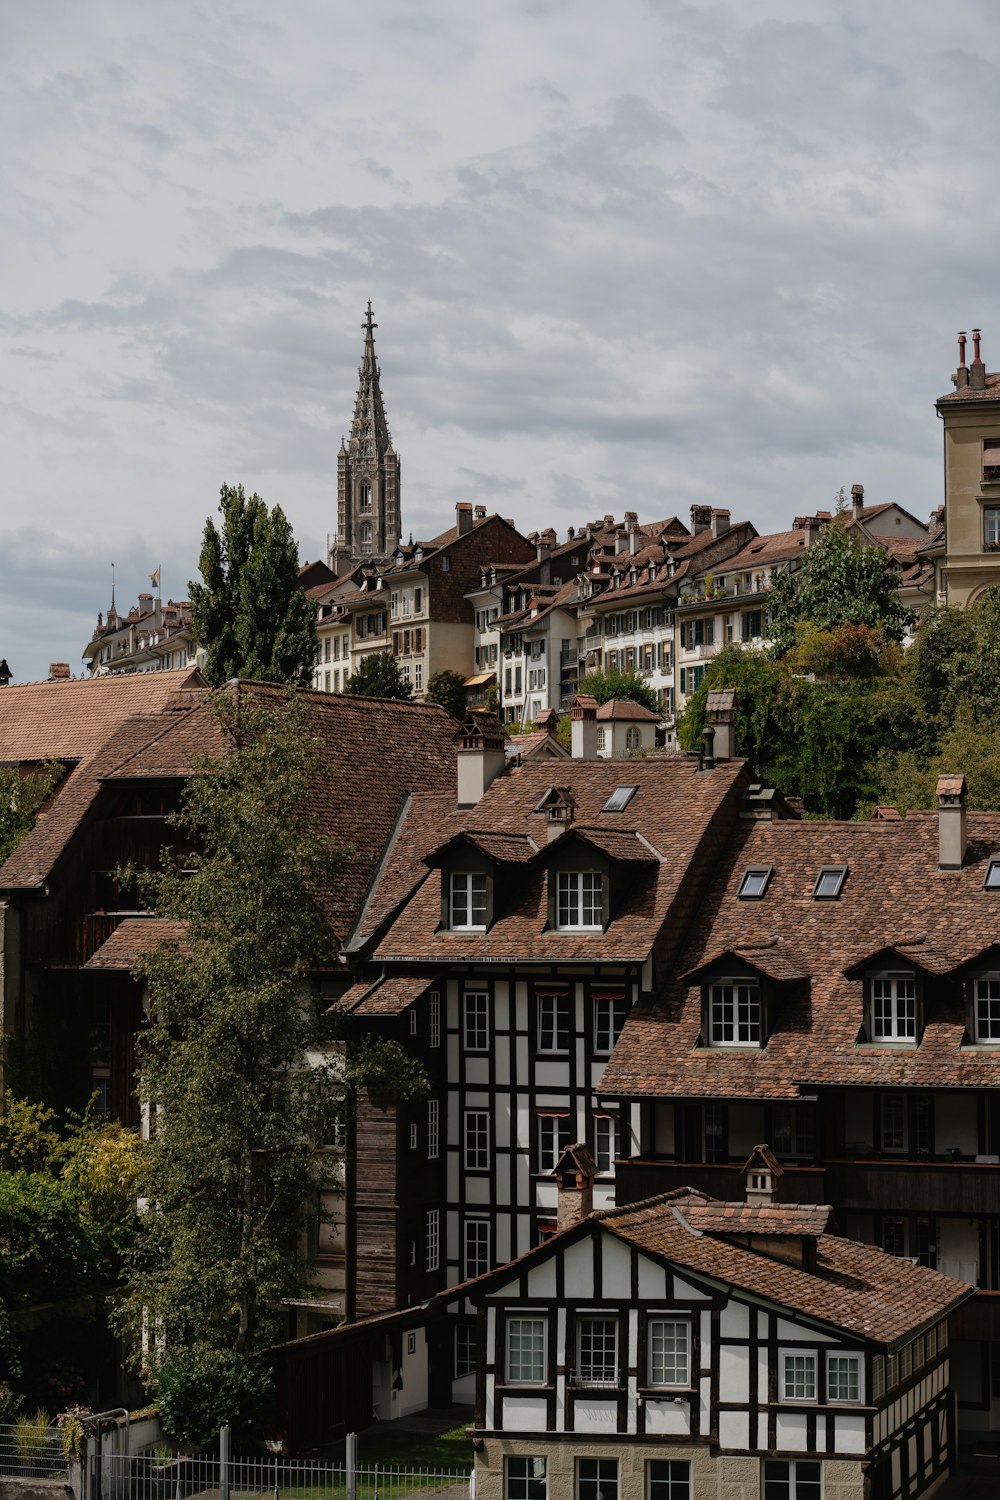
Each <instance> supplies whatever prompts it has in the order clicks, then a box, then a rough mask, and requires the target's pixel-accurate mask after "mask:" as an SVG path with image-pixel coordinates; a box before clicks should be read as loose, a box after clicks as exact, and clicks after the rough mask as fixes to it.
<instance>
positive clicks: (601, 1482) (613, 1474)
mask: <svg viewBox="0 0 1000 1500" xmlns="http://www.w3.org/2000/svg"><path fill="white" fill-rule="evenodd" d="M576 1500H618V1460H617V1458H578V1459H577V1461H576Z"/></svg>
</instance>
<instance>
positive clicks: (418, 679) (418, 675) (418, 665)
mask: <svg viewBox="0 0 1000 1500" xmlns="http://www.w3.org/2000/svg"><path fill="white" fill-rule="evenodd" d="M413 686H414V688H415V689H416V691H417V692H418V693H422V692H423V689H424V664H423V662H420V661H418V662H415V663H414V667H413Z"/></svg>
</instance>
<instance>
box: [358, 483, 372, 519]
mask: <svg viewBox="0 0 1000 1500" xmlns="http://www.w3.org/2000/svg"><path fill="white" fill-rule="evenodd" d="M358 507H359V509H360V510H362V511H367V512H368V513H369V514H370V513H371V508H372V487H371V485H370V484H363V485H361V487H360V489H359V490H358Z"/></svg>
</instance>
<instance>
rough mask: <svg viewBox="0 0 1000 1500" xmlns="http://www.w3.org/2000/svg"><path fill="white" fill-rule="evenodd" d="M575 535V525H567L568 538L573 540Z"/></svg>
mask: <svg viewBox="0 0 1000 1500" xmlns="http://www.w3.org/2000/svg"><path fill="white" fill-rule="evenodd" d="M575 536H576V528H575V527H573V526H567V527H566V540H567V541H568V542H571V541H572V540H573V538H574V537H575Z"/></svg>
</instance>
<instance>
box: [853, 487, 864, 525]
mask: <svg viewBox="0 0 1000 1500" xmlns="http://www.w3.org/2000/svg"><path fill="white" fill-rule="evenodd" d="M864 508H865V487H864V485H863V484H852V485H851V510H852V512H853V514H854V519H855V520H856V521H857V520H860V519H861V512H862V511H863V510H864Z"/></svg>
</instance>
